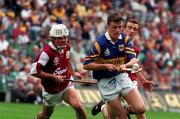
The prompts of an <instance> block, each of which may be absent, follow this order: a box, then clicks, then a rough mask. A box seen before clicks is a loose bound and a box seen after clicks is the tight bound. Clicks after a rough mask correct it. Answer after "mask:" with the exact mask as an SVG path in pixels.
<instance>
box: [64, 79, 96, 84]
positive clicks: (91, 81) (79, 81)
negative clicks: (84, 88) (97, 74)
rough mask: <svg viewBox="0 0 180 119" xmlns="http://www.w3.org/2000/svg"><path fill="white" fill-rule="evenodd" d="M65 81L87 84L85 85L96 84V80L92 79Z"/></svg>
mask: <svg viewBox="0 0 180 119" xmlns="http://www.w3.org/2000/svg"><path fill="white" fill-rule="evenodd" d="M65 81H68V82H75V83H87V84H97V83H98V82H97V81H96V80H92V79H82V80H80V79H77V80H69V79H65Z"/></svg>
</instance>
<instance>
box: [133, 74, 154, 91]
mask: <svg viewBox="0 0 180 119" xmlns="http://www.w3.org/2000/svg"><path fill="white" fill-rule="evenodd" d="M136 75H137V77H138V79H139V80H140V82H141V83H142V85H143V87H144V89H145V90H146V91H148V92H151V91H152V88H153V85H154V82H152V81H148V80H147V79H146V78H145V77H144V75H143V74H142V72H137V73H136Z"/></svg>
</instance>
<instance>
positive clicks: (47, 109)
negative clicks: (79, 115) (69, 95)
mask: <svg viewBox="0 0 180 119" xmlns="http://www.w3.org/2000/svg"><path fill="white" fill-rule="evenodd" d="M53 111H54V106H46V105H44V104H43V108H42V111H41V112H40V113H38V115H37V117H36V118H35V119H49V118H50V116H51V115H52V113H53Z"/></svg>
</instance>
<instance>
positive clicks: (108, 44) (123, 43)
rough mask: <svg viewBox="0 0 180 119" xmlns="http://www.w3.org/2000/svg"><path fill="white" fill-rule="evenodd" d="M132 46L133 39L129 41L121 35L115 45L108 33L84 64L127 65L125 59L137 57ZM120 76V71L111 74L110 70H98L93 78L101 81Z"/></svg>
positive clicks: (96, 45) (96, 44) (125, 36)
mask: <svg viewBox="0 0 180 119" xmlns="http://www.w3.org/2000/svg"><path fill="white" fill-rule="evenodd" d="M132 45H133V44H132V43H131V39H129V37H128V36H127V35H126V34H123V33H121V34H120V36H119V40H118V41H117V42H116V43H113V42H112V40H111V38H110V36H109V34H108V32H106V33H105V34H104V35H102V36H101V37H100V38H99V39H98V40H97V41H96V42H95V44H94V46H93V48H92V49H91V51H90V52H89V54H88V56H87V57H86V58H85V62H84V64H85V65H86V64H90V63H92V62H96V63H100V64H104V63H109V64H114V65H116V66H120V65H122V64H124V63H125V57H126V58H128V59H132V58H135V57H136V53H135V52H134V49H133V48H132ZM118 74H119V72H118V71H113V72H110V71H108V70H98V71H93V78H95V79H98V80H99V79H102V78H110V77H113V76H116V75H118Z"/></svg>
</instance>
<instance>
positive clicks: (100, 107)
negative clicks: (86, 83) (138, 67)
mask: <svg viewBox="0 0 180 119" xmlns="http://www.w3.org/2000/svg"><path fill="white" fill-rule="evenodd" d="M138 30H139V24H138V21H137V20H136V19H134V18H130V19H128V20H127V21H126V23H125V26H124V33H125V34H127V35H128V36H129V37H130V38H131V39H132V40H133V39H134V36H135V35H136V34H137V32H138ZM132 43H133V41H132ZM133 48H134V51H135V52H136V54H137V56H138V54H139V52H140V49H139V48H138V47H137V46H135V45H134V44H133ZM127 62H128V59H127ZM129 77H130V78H131V80H133V81H134V82H135V83H137V80H139V81H140V82H141V83H142V85H143V87H144V89H145V90H146V91H149V92H150V91H152V86H153V82H151V81H148V80H146V78H145V77H144V76H143V75H142V73H141V72H138V73H129ZM125 108H126V109H127V111H129V107H128V106H126V107H125ZM99 112H102V113H103V117H104V119H108V113H107V108H106V105H105V102H104V101H100V102H99V103H98V104H97V105H95V106H94V107H93V109H92V115H96V114H98V113H99ZM111 113H112V112H111ZM136 116H137V119H146V116H145V114H144V113H143V114H136ZM128 118H130V117H128Z"/></svg>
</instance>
